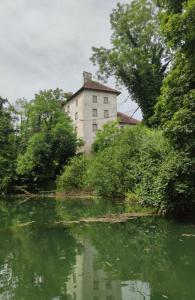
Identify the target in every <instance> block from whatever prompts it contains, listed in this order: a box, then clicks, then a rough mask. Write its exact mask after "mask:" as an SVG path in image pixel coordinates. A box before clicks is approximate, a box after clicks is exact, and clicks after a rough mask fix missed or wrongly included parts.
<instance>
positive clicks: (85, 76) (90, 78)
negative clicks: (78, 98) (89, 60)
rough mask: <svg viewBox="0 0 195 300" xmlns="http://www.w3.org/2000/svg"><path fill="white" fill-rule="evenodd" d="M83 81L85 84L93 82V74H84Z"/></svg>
mask: <svg viewBox="0 0 195 300" xmlns="http://www.w3.org/2000/svg"><path fill="white" fill-rule="evenodd" d="M83 81H84V83H86V82H88V81H92V74H91V73H89V72H83Z"/></svg>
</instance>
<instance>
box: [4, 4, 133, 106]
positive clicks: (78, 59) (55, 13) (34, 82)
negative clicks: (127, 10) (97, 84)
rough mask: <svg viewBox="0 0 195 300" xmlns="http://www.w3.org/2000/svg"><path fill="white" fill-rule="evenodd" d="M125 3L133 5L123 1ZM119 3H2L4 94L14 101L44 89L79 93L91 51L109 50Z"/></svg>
mask: <svg viewBox="0 0 195 300" xmlns="http://www.w3.org/2000/svg"><path fill="white" fill-rule="evenodd" d="M123 2H128V1H127V0H124V1H123ZM116 3H117V0H5V1H1V2H0V66H1V68H0V78H1V79H0V95H2V96H7V97H8V98H9V99H10V100H12V101H14V100H15V99H17V98H19V97H26V98H29V99H30V98H32V97H33V94H34V93H36V92H37V91H38V90H40V89H44V88H55V87H60V88H63V89H65V90H69V91H75V90H76V89H77V88H79V87H80V85H81V81H82V78H81V75H82V71H83V70H89V71H91V72H93V73H94V72H95V70H96V69H95V68H94V67H93V65H92V64H91V62H90V61H89V57H90V56H91V47H92V46H102V45H103V46H109V40H110V34H111V32H110V24H109V14H110V13H111V11H112V9H113V8H114V7H115V5H116Z"/></svg>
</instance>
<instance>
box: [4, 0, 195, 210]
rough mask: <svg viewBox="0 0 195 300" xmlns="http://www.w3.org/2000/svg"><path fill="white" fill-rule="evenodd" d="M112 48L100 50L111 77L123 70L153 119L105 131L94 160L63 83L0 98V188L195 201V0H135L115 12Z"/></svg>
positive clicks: (160, 203)
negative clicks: (81, 151) (26, 96)
mask: <svg viewBox="0 0 195 300" xmlns="http://www.w3.org/2000/svg"><path fill="white" fill-rule="evenodd" d="M111 25H112V30H113V34H112V38H111V45H112V48H111V49H105V48H102V47H100V48H93V56H92V61H93V62H94V63H97V64H98V65H99V74H101V75H102V76H103V77H109V76H111V75H115V77H116V79H117V80H118V81H119V82H120V83H122V84H123V85H124V86H125V87H126V88H127V89H128V91H129V93H130V95H131V97H132V99H134V100H135V101H136V102H137V103H138V105H139V106H140V108H141V110H142V113H143V124H142V125H139V126H133V127H126V128H122V129H120V128H119V125H118V124H117V123H115V122H114V123H112V122H111V123H108V124H106V125H105V126H104V128H103V129H102V130H101V131H98V134H97V136H96V140H95V142H94V144H93V147H92V151H93V154H92V156H91V157H90V158H88V157H85V156H82V155H75V154H76V150H77V149H78V147H79V145H80V143H81V142H80V141H78V140H77V139H76V135H75V132H74V129H73V126H72V124H71V121H70V119H69V117H68V116H67V115H66V114H65V113H64V112H63V110H62V102H63V101H64V100H66V97H67V95H66V94H65V93H64V92H62V91H61V90H59V89H57V90H54V91H52V90H49V91H44V92H40V93H39V94H37V95H35V98H34V99H33V100H32V101H30V102H26V101H24V100H20V101H18V102H17V105H16V106H15V108H13V107H11V106H10V105H9V103H8V101H7V100H4V99H0V115H1V120H2V121H1V125H0V144H1V148H0V179H1V181H0V191H1V192H3V191H9V190H10V189H11V187H13V186H23V187H27V188H29V189H33V190H34V189H40V188H42V187H44V188H45V187H46V186H47V185H49V188H51V182H52V183H54V182H55V179H56V178H57V181H56V186H57V190H59V191H72V190H79V191H80V190H83V189H85V190H90V191H93V192H95V193H96V194H98V195H103V196H107V197H112V198H115V197H123V198H124V197H127V198H128V199H129V201H132V202H138V203H139V204H142V205H144V206H153V207H154V208H155V209H157V211H158V212H160V213H161V214H165V213H181V212H186V211H189V210H192V208H194V206H195V54H194V53H195V0H180V1H173V0H154V1H151V0H134V1H132V2H131V4H125V5H122V4H118V5H117V8H116V9H114V10H113V12H112V14H111Z"/></svg>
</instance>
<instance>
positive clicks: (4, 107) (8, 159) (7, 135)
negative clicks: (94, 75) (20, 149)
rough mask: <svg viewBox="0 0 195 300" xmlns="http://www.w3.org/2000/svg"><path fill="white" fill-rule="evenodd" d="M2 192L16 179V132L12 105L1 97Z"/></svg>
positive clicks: (0, 186)
mask: <svg viewBox="0 0 195 300" xmlns="http://www.w3.org/2000/svg"><path fill="white" fill-rule="evenodd" d="M0 120H1V122H0V192H5V191H7V189H8V188H9V187H10V185H11V183H12V181H13V179H14V165H15V133H14V127H13V122H12V113H11V106H10V105H9V102H8V100H7V99H3V98H2V97H0Z"/></svg>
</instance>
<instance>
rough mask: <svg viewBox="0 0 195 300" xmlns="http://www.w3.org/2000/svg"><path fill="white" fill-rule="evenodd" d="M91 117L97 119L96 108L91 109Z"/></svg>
mask: <svg viewBox="0 0 195 300" xmlns="http://www.w3.org/2000/svg"><path fill="white" fill-rule="evenodd" d="M92 116H93V117H97V109H96V108H93V110H92Z"/></svg>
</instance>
